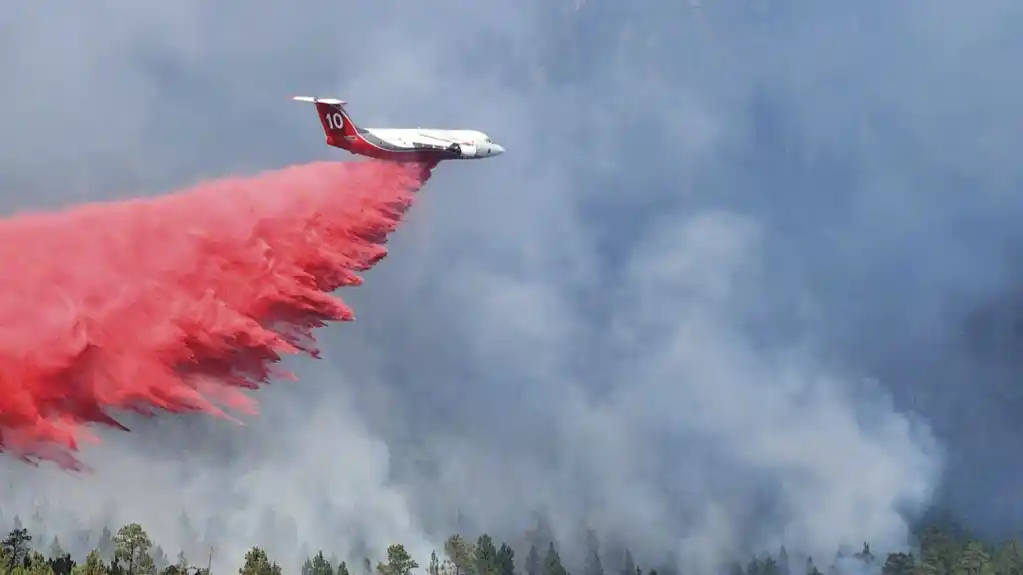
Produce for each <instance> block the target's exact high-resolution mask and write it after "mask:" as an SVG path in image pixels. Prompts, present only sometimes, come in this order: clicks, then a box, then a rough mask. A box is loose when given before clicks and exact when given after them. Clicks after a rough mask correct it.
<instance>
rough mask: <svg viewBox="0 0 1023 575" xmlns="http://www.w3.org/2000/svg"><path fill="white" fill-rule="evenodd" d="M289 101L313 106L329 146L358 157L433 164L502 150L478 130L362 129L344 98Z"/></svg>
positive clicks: (497, 153) (488, 155)
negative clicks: (353, 117) (347, 107)
mask: <svg viewBox="0 0 1023 575" xmlns="http://www.w3.org/2000/svg"><path fill="white" fill-rule="evenodd" d="M292 100H295V101H297V102H312V103H313V104H315V105H316V112H317V113H318V114H319V116H320V123H321V124H322V125H323V133H324V135H326V139H327V145H328V146H333V147H335V148H341V149H342V150H347V151H349V152H351V153H353V154H356V155H359V156H368V157H370V158H376V159H380V160H391V161H395V162H420V163H432V164H436V163H437V162H439V161H441V160H480V159H483V158H492V157H494V156H500V155H501V154H503V153H504V148H503V147H502V146H501V145H500V144H497V143H495V142H494V141H492V140H491V139H490V136H488V135H486V134H484V133H483V132H480V131H478V130H433V129H423V128H361V127H359V126H356V125H355V122H353V121H352V119H351V117H350V116H349V115H348V112H347V111H345V104H347V103H348V102H346V101H344V100H338V99H335V98H312V97H309V96H294V97H293V98H292Z"/></svg>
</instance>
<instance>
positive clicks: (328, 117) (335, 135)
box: [292, 96, 359, 147]
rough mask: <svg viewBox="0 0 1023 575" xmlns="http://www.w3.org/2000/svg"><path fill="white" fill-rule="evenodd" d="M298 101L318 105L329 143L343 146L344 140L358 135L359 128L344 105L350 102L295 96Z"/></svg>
mask: <svg viewBox="0 0 1023 575" xmlns="http://www.w3.org/2000/svg"><path fill="white" fill-rule="evenodd" d="M292 100H295V101H297V102H312V103H313V104H315V105H316V113H317V114H319V116H320V124H322V125H323V133H324V135H325V136H326V137H327V145H330V146H335V147H341V142H342V141H343V140H352V139H354V138H355V137H356V136H357V135H358V130H359V128H358V127H357V126H356V125H355V124H354V123H353V122H352V120H351V118H349V117H348V113H347V112H345V108H344V105H345V104H347V103H348V102H345V101H344V100H337V99H335V98H311V97H309V96H295V97H293V98H292Z"/></svg>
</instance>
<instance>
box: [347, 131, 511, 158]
mask: <svg viewBox="0 0 1023 575" xmlns="http://www.w3.org/2000/svg"><path fill="white" fill-rule="evenodd" d="M364 130H365V131H366V132H368V133H369V135H371V136H375V137H376V138H379V139H380V140H383V141H384V142H386V143H388V144H390V145H392V146H394V147H395V148H404V149H410V150H411V149H422V148H424V147H428V148H434V147H435V148H438V149H441V148H443V149H446V148H448V147H450V146H451V145H452V144H458V146H459V148H460V150H461V155H462V157H464V158H466V159H470V158H487V157H493V156H498V155H501V154H503V153H504V148H503V147H501V145H499V144H496V143H494V141H493V140H491V139H490V137H489V136H487V135H486V134H484V133H483V132H480V131H478V130H438V129H428V128H364Z"/></svg>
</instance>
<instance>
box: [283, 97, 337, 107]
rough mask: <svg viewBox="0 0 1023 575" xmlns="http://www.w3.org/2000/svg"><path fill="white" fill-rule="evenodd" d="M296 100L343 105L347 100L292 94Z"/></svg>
mask: <svg viewBox="0 0 1023 575" xmlns="http://www.w3.org/2000/svg"><path fill="white" fill-rule="evenodd" d="M291 99H292V100H295V101H296V102H311V103H313V104H327V105H329V106H343V105H345V104H347V103H348V102H346V101H344V100H338V99H337V98H313V97H311V96H292V98H291Z"/></svg>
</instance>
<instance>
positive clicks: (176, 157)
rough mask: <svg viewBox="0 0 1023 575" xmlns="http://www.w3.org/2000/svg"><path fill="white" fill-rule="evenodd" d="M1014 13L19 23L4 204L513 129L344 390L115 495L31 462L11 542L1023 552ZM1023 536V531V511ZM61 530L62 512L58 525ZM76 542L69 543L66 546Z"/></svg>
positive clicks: (195, 453)
mask: <svg viewBox="0 0 1023 575" xmlns="http://www.w3.org/2000/svg"><path fill="white" fill-rule="evenodd" d="M1021 18H1023V7H1021V6H1020V5H1019V4H1018V3H1010V2H1002V1H998V0H992V1H987V2H983V1H982V2H971V3H963V2H951V1H948V0H928V1H927V2H922V1H913V0H911V1H909V2H902V3H892V2H883V1H881V0H861V1H859V2H855V3H849V2H834V1H828V2H815V3H812V4H811V3H807V2H794V1H789V0H775V1H773V2H766V1H750V0H718V1H715V0H705V1H704V2H702V3H699V4H696V3H681V2H654V1H651V0H638V1H635V2H612V1H608V0H575V1H572V2H569V1H563V0H516V1H514V2H511V1H503V2H468V1H466V0H440V1H437V2H430V3H410V2H404V1H399V0H378V1H376V2H372V3H361V4H356V3H345V4H340V3H334V2H318V1H317V2H306V3H302V4H300V5H294V6H293V5H286V4H283V3H275V2H269V1H266V0H252V1H250V2H248V3H245V4H244V5H242V4H235V5H229V4H218V5H216V6H214V4H212V3H208V2H199V1H195V0H182V1H179V2H175V3H158V2H136V3H128V2H115V1H112V0H95V1H93V2H91V3H89V4H88V5H86V4H84V3H82V4H80V5H79V4H73V3H59V4H58V5H51V6H44V5H42V4H40V5H33V6H32V7H28V5H27V4H26V5H21V4H17V3H8V4H6V5H3V6H0V26H2V30H3V31H2V33H0V46H2V48H0V73H2V75H3V78H4V80H5V81H4V82H2V83H0V103H2V104H3V108H2V110H3V111H2V113H0V133H3V134H4V135H5V137H4V139H3V143H2V144H0V146H2V154H0V184H2V186H0V190H2V193H3V196H2V198H3V199H2V201H3V207H4V208H5V209H6V210H7V212H8V213H10V212H13V211H15V210H17V209H20V208H26V207H52V206H57V205H61V204H65V203H70V202H80V201H87V200H98V199H109V198H116V197H125V196H128V195H131V194H139V193H145V194H157V193H164V192H166V191H169V190H171V189H173V188H174V187H177V186H181V185H186V184H190V183H193V182H195V181H198V180H200V179H203V178H207V177H214V176H217V175H226V174H230V173H236V172H245V173H249V172H253V171H257V170H262V169H270V168H275V167H281V166H285V165H288V164H292V163H299V162H306V161H310V160H317V159H324V158H337V159H345V160H349V159H350V158H349V157H346V156H345V155H344V154H343V153H342V152H340V151H337V150H330V149H328V148H326V146H325V145H324V144H323V141H322V135H321V133H320V129H319V126H318V125H317V122H316V118H315V115H314V114H313V112H312V111H311V109H309V108H308V107H306V106H302V105H297V104H295V103H293V102H290V101H289V100H288V98H289V97H290V96H292V95H296V94H310V95H317V96H329V97H339V98H344V99H346V100H348V101H349V102H350V112H351V114H352V115H353V119H354V120H355V121H356V122H358V123H361V124H363V125H366V126H380V127H388V126H394V127H402V126H424V127H441V128H471V129H481V130H484V131H486V132H487V133H488V134H490V135H491V136H493V137H494V138H495V139H496V140H498V141H501V142H502V144H504V145H505V147H506V148H507V149H508V153H507V154H505V155H504V156H502V157H501V158H499V159H497V160H493V161H488V162H478V163H476V162H472V163H469V162H467V163H457V164H456V163H450V164H447V165H443V166H442V167H441V168H440V169H439V170H438V173H437V175H436V176H435V177H434V179H433V180H432V181H431V182H430V184H429V185H428V186H427V188H426V190H425V191H424V192H423V195H422V196H421V198H420V200H419V203H418V204H417V205H416V206H415V207H414V208H413V210H412V212H411V214H410V218H409V220H408V222H407V223H406V225H405V226H404V227H403V228H400V229H399V231H398V232H397V234H396V235H395V236H394V238H393V240H392V242H391V250H392V252H391V256H390V257H389V258H388V259H386V260H384V261H383V262H382V263H381V264H380V265H379V266H378V267H377V268H376V269H375V270H373V271H372V272H370V273H369V274H367V276H366V280H367V281H366V284H365V285H364V286H362V287H360V288H356V289H354V290H348V291H347V293H343V294H342V296H343V297H345V300H346V301H347V302H348V303H350V304H352V305H353V307H354V308H355V310H356V315H357V320H356V322H355V323H354V324H350V325H343V326H335V327H330V328H328V329H326V330H323V331H322V341H323V346H324V348H325V349H326V350H327V353H326V359H324V360H323V361H319V362H298V363H297V364H296V365H295V366H293V367H294V368H295V369H297V371H298V373H299V375H300V376H301V380H300V381H299V382H298V383H294V384H290V383H288V384H280V385H276V386H274V387H273V388H271V389H268V390H265V391H262V392H260V393H259V394H258V399H259V401H260V402H261V404H262V406H263V413H262V415H260V416H259V417H258V418H253V419H250V420H247V425H246V426H244V427H238V426H234V425H231V424H229V423H226V422H219V421H210V420H206V419H199V418H174V417H165V418H161V419H158V420H157V421H153V422H135V427H136V431H135V432H134V433H131V434H114V433H104V443H103V444H102V445H101V446H99V447H97V448H93V449H90V450H88V451H87V452H86V454H85V458H86V461H87V462H89V463H90V464H92V465H93V466H95V467H96V468H97V472H96V473H94V474H92V475H89V476H83V477H75V476H71V475H69V474H66V473H62V472H60V471H58V470H56V469H54V468H51V467H43V468H40V469H33V468H30V467H28V466H25V465H23V464H21V463H19V462H17V461H14V460H11V459H0V476H2V477H3V480H4V481H5V482H6V483H7V485H8V486H9V487H8V490H7V491H6V492H5V493H6V494H8V496H7V497H6V498H5V499H7V501H8V502H5V504H4V513H5V516H7V517H8V518H9V517H10V516H11V515H12V514H14V513H20V514H21V515H22V517H28V516H30V515H31V514H32V513H33V511H34V510H36V509H37V508H38V509H42V512H41V514H42V516H43V519H44V520H45V521H46V522H47V524H48V525H49V526H50V530H51V531H55V532H70V530H71V529H72V528H73V527H74V526H75V525H88V526H92V525H96V526H99V525H102V524H103V523H104V522H108V523H109V524H110V525H111V526H113V527H115V528H116V526H118V525H120V524H123V523H126V522H130V521H137V522H140V523H141V524H142V525H143V526H144V527H145V528H146V529H147V530H148V531H149V532H150V534H151V535H152V536H153V537H154V539H156V540H157V541H158V542H160V543H161V544H163V545H164V547H165V548H166V549H168V552H169V553H172V554H173V553H174V552H175V551H176V548H175V545H180V544H181V543H180V541H179V540H180V537H181V534H180V533H179V532H178V530H177V523H176V522H177V519H178V516H179V514H180V513H181V511H182V509H183V508H184V509H186V510H187V511H188V513H189V514H190V515H191V516H192V517H193V518H194V519H195V520H196V521H197V522H200V523H205V522H206V521H207V520H208V519H211V518H216V520H217V521H218V522H219V525H220V527H219V535H218V551H217V558H216V564H215V565H214V567H215V568H218V567H219V570H222V569H228V568H236V567H237V565H238V564H239V563H240V561H241V558H242V555H243V553H244V550H245V549H246V548H248V547H250V546H252V545H263V546H265V547H266V548H267V550H268V552H270V554H271V556H274V557H275V558H277V559H278V560H279V561H280V562H281V563H282V564H284V565H288V566H290V565H296V564H297V563H296V562H297V560H298V558H299V557H301V556H302V555H303V554H304V553H306V552H307V550H308V549H313V550H315V549H317V548H323V549H325V550H326V551H328V553H329V552H334V553H337V554H338V555H339V556H346V555H348V554H361V553H362V552H363V551H364V550H369V552H371V553H373V554H379V553H382V552H383V550H384V548H385V546H386V545H387V544H388V543H391V542H402V543H405V544H406V545H407V546H409V548H410V550H412V552H413V553H414V555H415V556H416V557H417V558H418V559H419V561H420V563H421V564H424V565H425V563H426V560H427V559H428V557H429V552H430V551H431V550H432V549H434V548H438V549H439V548H440V544H441V542H442V540H443V538H444V537H445V536H446V535H448V534H449V533H450V532H451V531H452V530H454V529H461V530H463V531H465V532H466V533H475V532H476V531H478V530H487V531H489V532H490V533H492V534H494V535H495V536H506V537H509V538H514V537H518V536H519V535H520V534H521V533H522V531H523V530H525V529H527V528H529V527H530V526H532V525H533V524H534V520H535V517H536V516H537V515H543V516H545V517H547V518H548V520H549V522H550V524H551V526H552V527H553V529H554V530H555V533H556V534H557V535H558V537H559V540H562V541H564V542H565V543H564V545H565V547H566V550H565V555H566V557H567V558H569V559H571V557H572V553H573V551H572V548H573V545H574V544H573V543H572V542H573V541H579V540H580V537H581V533H582V530H583V529H584V528H585V527H586V526H589V527H592V528H594V529H596V530H597V531H598V532H599V533H600V534H601V535H602V536H603V537H605V538H606V539H613V540H617V541H620V542H622V543H625V544H628V545H630V546H631V547H633V549H634V550H635V551H636V552H637V554H645V556H647V557H662V558H671V557H674V558H675V559H677V560H679V561H680V562H682V563H683V564H686V565H696V566H709V565H713V564H715V563H716V562H717V561H719V560H721V559H722V558H724V557H727V556H730V554H732V553H735V552H754V551H757V550H761V549H771V550H774V549H776V548H777V546H778V545H780V544H782V543H784V544H785V545H786V546H787V547H789V549H790V550H791V549H797V550H800V552H804V553H815V554H821V556H823V557H830V556H831V554H832V553H833V552H834V549H835V548H836V547H837V546H838V545H839V544H842V543H849V544H853V545H858V544H859V543H860V542H862V541H864V540H869V541H871V542H873V544H874V548H875V549H876V551H875V553H877V552H878V551H887V550H897V549H902V548H904V547H906V546H908V545H911V541H910V540H909V538H908V533H909V526H910V525H911V523H912V521H914V520H915V519H916V518H917V517H918V516H919V514H920V513H922V512H923V511H925V510H926V509H928V508H929V507H931V506H932V505H940V506H944V507H947V508H949V509H951V510H952V511H953V512H954V513H955V514H957V515H958V516H959V517H961V518H962V519H963V520H964V521H965V522H967V524H968V525H969V526H970V527H971V528H973V529H976V530H978V531H980V532H982V533H986V534H989V535H993V536H994V535H999V534H1001V533H1004V532H1006V531H1007V530H1009V529H1010V528H1012V527H1013V526H1014V525H1015V524H1017V523H1018V521H1019V518H1020V513H1021V512H1023V509H1021V508H1020V506H1019V505H1018V504H1016V503H1013V501H1016V498H1013V497H1011V495H1012V494H1014V493H1015V491H1016V485H1015V484H1014V479H1015V477H1016V474H1017V471H1018V469H1017V468H1018V467H1019V463H1016V462H1014V459H1013V458H1012V457H1011V454H1012V449H1013V447H1014V446H1015V445H1018V444H1019V442H1020V440H1021V439H1023V437H1021V435H1023V434H1021V431H1020V429H1019V425H1018V424H1017V423H1016V421H1015V419H1016V416H1015V413H1016V412H1017V411H1018V406H1019V404H1020V399H1019V396H1020V394H1019V392H1018V391H1017V383H1016V381H1015V380H1016V379H1017V378H1018V374H1019V366H1018V362H1017V361H1016V359H1015V356H1016V347H1015V346H1016V345H1018V344H1017V342H1016V340H1015V338H1016V336H1015V335H1014V327H1013V325H1014V323H1013V322H1014V318H1015V317H1016V316H1018V304H1016V303H1015V301H1014V300H1015V298H1014V294H1015V293H1016V289H1017V285H1018V282H1017V280H1018V266H1017V264H1016V260H1015V258H1014V256H1015V254H1016V251H1017V249H1018V247H1019V246H1020V245H1021V239H1023V238H1021V237H1020V232H1019V231H1018V229H1019V226H1018V225H1017V222H1018V221H1019V217H1018V216H1020V215H1021V214H1023V201H1021V199H1020V197H1021V196H1020V195H1019V194H1018V193H1015V192H1018V190H1017V188H1018V186H1019V183H1020V182H1021V181H1023V180H1021V175H1023V174H1021V167H1020V163H1019V162H1018V161H1017V158H1016V155H1017V152H1018V150H1020V149H1023V141H1021V138H1023V136H1021V135H1020V134H1021V132H1020V130H1019V126H1020V125H1023V124H1021V123H1023V108H1021V107H1020V106H1019V105H1018V102H1019V101H1020V96H1021V94H1020V92H1021V88H1023V83H1021V82H1020V81H1019V80H1018V79H1017V78H1016V74H1014V73H1013V70H1014V69H1015V67H1016V65H1017V60H1018V54H1019V53H1020V49H1021V48H1023V46H1021V43H1023V39H1021V38H1020V36H1019V35H1018V34H1015V33H1014V31H1015V29H1016V28H1017V27H1018V25H1019V24H1021V23H1023V22H1021ZM1007 502H1008V503H1007ZM47 510H50V511H47ZM55 510H59V511H55Z"/></svg>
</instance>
